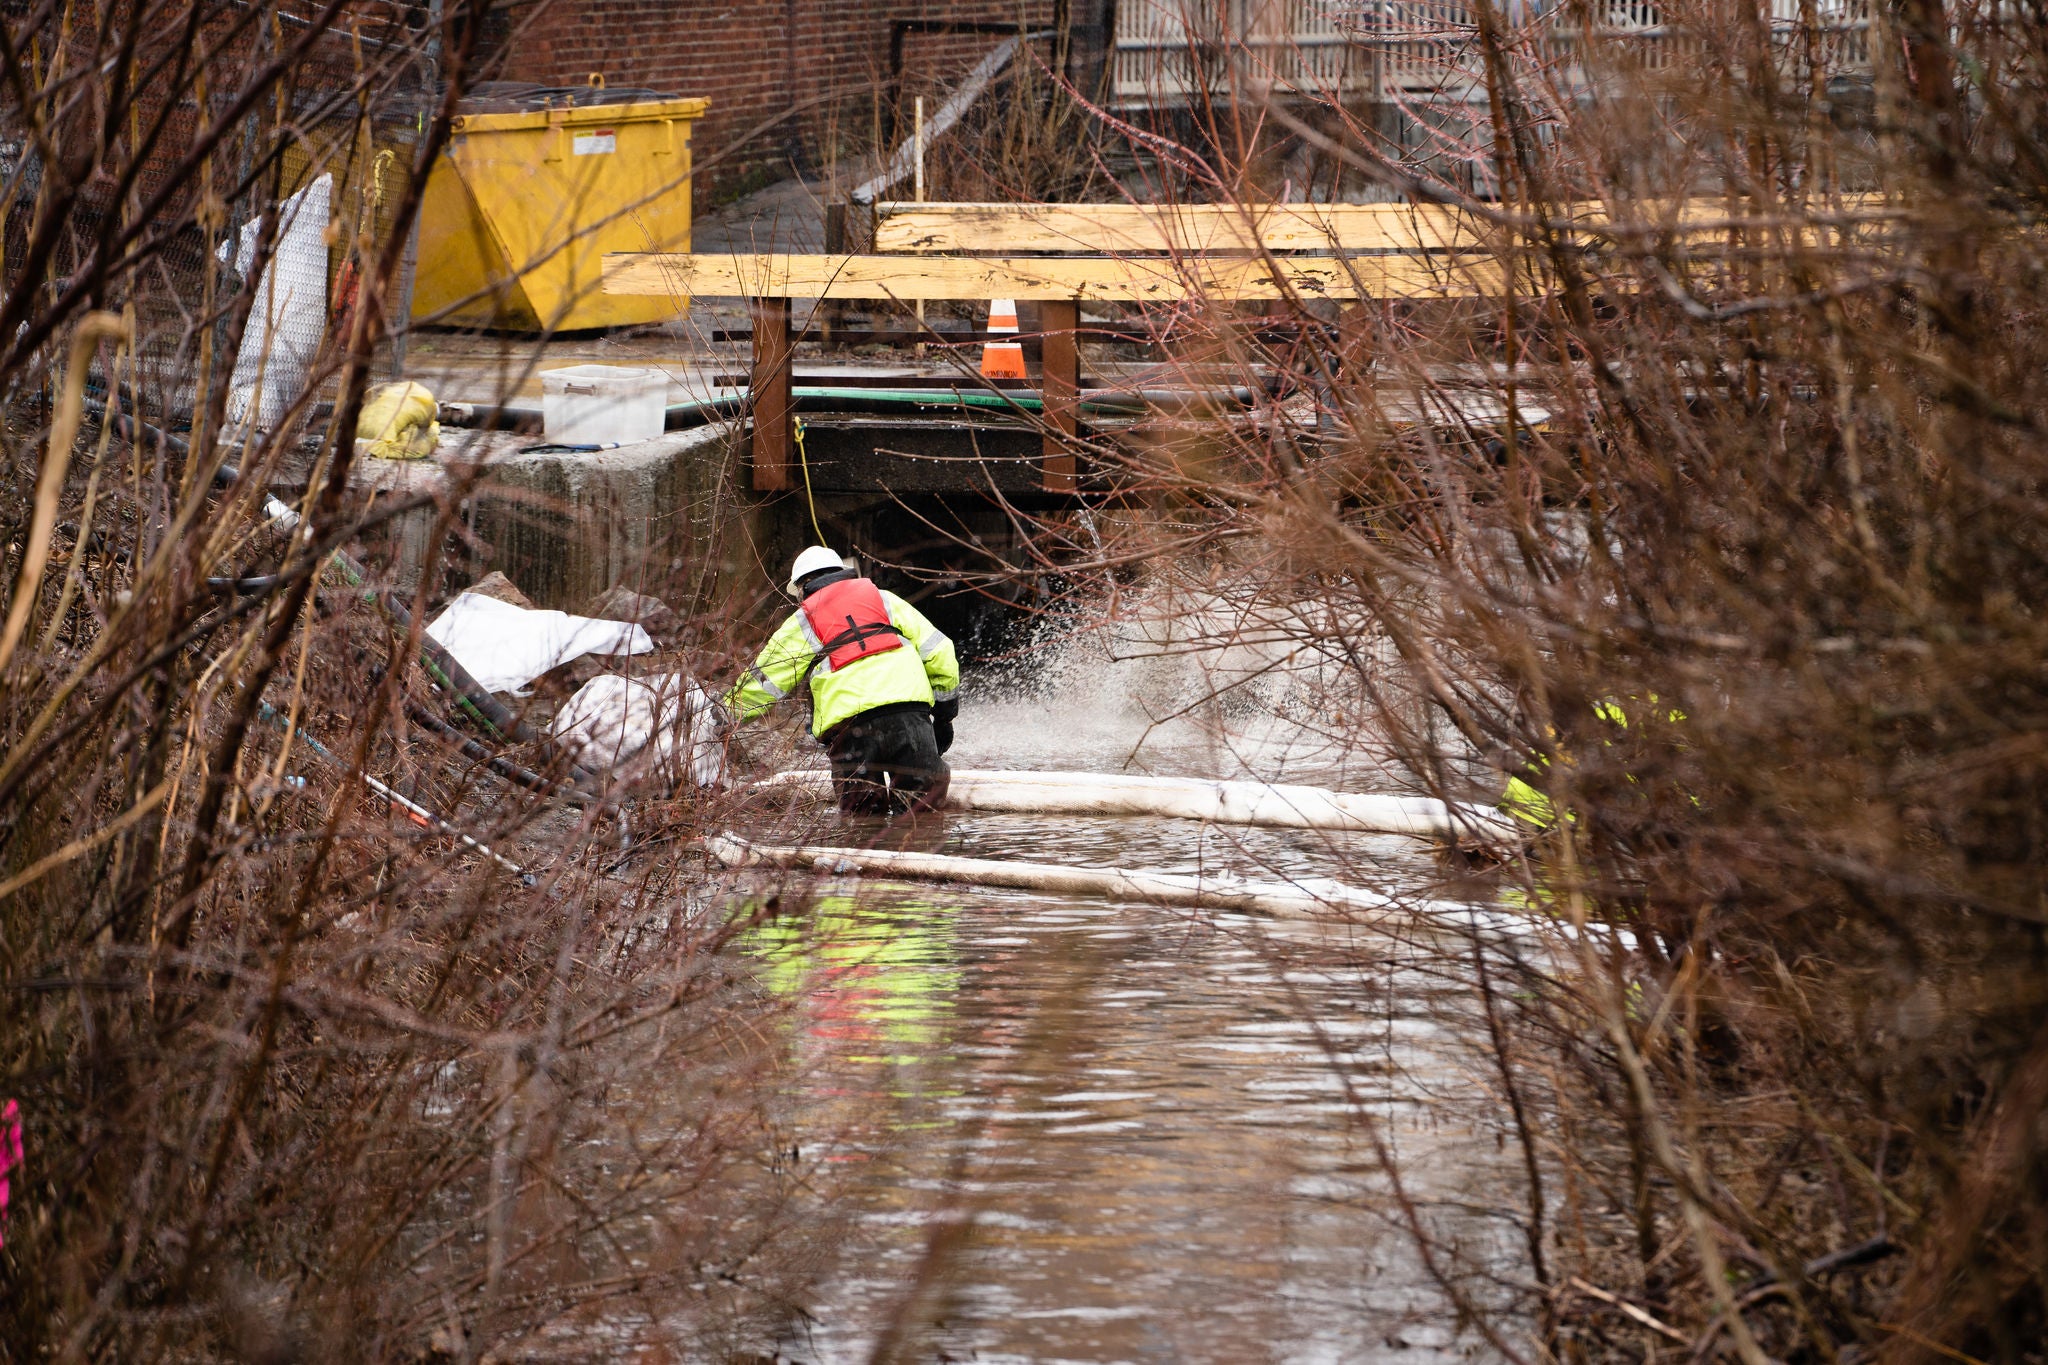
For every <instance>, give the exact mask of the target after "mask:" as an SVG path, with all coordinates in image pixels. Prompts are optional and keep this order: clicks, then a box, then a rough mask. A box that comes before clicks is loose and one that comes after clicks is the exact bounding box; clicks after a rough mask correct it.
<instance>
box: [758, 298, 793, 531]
mask: <svg viewBox="0 0 2048 1365" xmlns="http://www.w3.org/2000/svg"><path fill="white" fill-rule="evenodd" d="M747 310H748V312H750V313H751V314H753V320H754V364H753V369H752V371H751V372H750V373H749V375H748V377H747V388H748V397H749V400H750V401H749V403H748V407H749V409H750V410H751V411H752V412H753V414H754V449H753V461H752V463H753V466H754V491H755V492H757V493H781V492H784V491H786V490H788V489H790V488H794V487H795V486H796V480H795V478H794V477H793V474H794V464H795V462H794V460H792V458H791V456H792V455H793V454H794V453H795V448H796V429H795V420H796V399H795V396H794V395H793V394H792V393H791V392H790V369H791V367H790V357H791V355H792V354H793V353H794V351H795V348H794V347H793V346H792V345H791V344H790V336H789V300H788V299H777V298H754V299H748V300H747Z"/></svg>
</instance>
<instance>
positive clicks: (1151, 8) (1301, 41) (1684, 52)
mask: <svg viewBox="0 0 2048 1365" xmlns="http://www.w3.org/2000/svg"><path fill="white" fill-rule="evenodd" d="M1765 2H1766V3H1768V5H1769V15H1768V24H1769V29H1770V32H1771V35H1772V38H1773V40H1774V43H1775V44H1776V46H1777V48H1778V51H1779V53H1780V54H1781V60H1784V61H1785V62H1787V63H1798V62H1803V61H1805V60H1806V59H1807V58H1808V56H1809V53H1811V55H1812V56H1813V57H1814V59H1815V60H1816V61H1817V63H1818V64H1819V65H1820V66H1821V67H1822V68H1823V69H1824V70H1825V71H1827V72H1828V73H1829V74H1837V73H1842V72H1852V71H1860V70H1865V69H1867V68H1868V65H1869V60H1870V6H1871V0H1808V2H1809V3H1810V10H1809V11H1808V15H1810V18H1811V21H1812V24H1813V27H1812V28H1811V29H1809V28H1808V27H1807V23H1808V16H1805V15H1802V13H1801V10H1802V7H1803V6H1802V0H1765ZM1500 12H1501V18H1502V22H1503V24H1504V25H1505V27H1506V30H1507V36H1508V37H1509V40H1510V42H1511V44H1512V45H1513V50H1514V52H1515V53H1516V57H1517V60H1519V61H1521V62H1524V63H1541V64H1543V65H1545V66H1547V67H1551V68H1553V74H1554V75H1561V77H1562V79H1563V80H1564V81H1566V82H1567V83H1571V82H1575V81H1576V80H1578V79H1581V78H1583V76H1584V75H1585V73H1584V71H1582V70H1576V69H1562V68H1579V67H1583V66H1585V65H1587V63H1584V62H1582V61H1580V60H1578V58H1579V57H1580V56H1581V55H1582V54H1583V52H1584V51H1585V45H1586V44H1588V43H1600V44H1603V45H1606V51H1605V52H1604V53H1603V54H1602V55H1603V57H1605V58H1609V59H1613V60H1612V62H1608V61H1603V62H1602V63H1600V65H1603V66H1604V65H1610V64H1616V63H1620V64H1626V65H1629V66H1632V67H1633V68H1635V69H1638V70H1641V71H1645V72H1658V71H1673V70H1677V71H1682V70H1684V69H1685V68H1686V66H1687V64H1688V62H1689V61H1690V54H1691V53H1692V52H1695V51H1697V50H1698V45H1699V44H1700V42H1701V38H1700V36H1699V35H1698V34H1697V33H1694V32H1689V31H1688V30H1687V28H1686V26H1685V25H1684V24H1682V23H1672V22H1669V21H1668V20H1667V15H1666V12H1665V9H1664V7H1663V5H1662V4H1660V3H1659V0H1599V3H1598V5H1597V7H1596V14H1597V19H1596V22H1595V26H1594V28H1593V29H1592V31H1591V32H1587V31H1585V30H1582V29H1578V28H1575V27H1570V26H1568V23H1567V16H1566V12H1565V10H1564V8H1563V7H1562V6H1560V5H1559V4H1557V3H1556V0H1501V10H1500ZM1478 23H1479V15H1478V13H1477V11H1476V9H1475V7H1474V3H1472V2H1471V0H1119V3H1118V5H1117V23H1116V45H1115V53H1114V59H1113V62H1114V64H1113V68H1112V82H1113V91H1114V98H1115V100H1116V102H1117V103H1118V104H1121V105H1124V106H1127V107H1129V106H1137V105H1171V104H1180V103H1185V102H1187V101H1188V100H1189V99H1190V98H1192V97H1194V96H1196V95H1199V94H1206V95H1209V96H1211V97H1231V96H1234V95H1243V94H1249V93H1253V92H1262V91H1267V90H1281V91H1299V92H1302V93H1305V94H1313V95H1317V96H1322V97H1326V98H1327V97H1333V96H1334V97H1338V98H1344V99H1354V100H1355V99H1360V98H1365V99H1391V100H1397V101H1407V100H1415V99H1425V100H1427V99H1441V100H1452V101H1460V102H1462V101H1463V100H1466V99H1469V98H1471V96H1472V93H1473V91H1474V90H1475V89H1476V88H1477V87H1478V86H1479V84H1480V79H1481V71H1480V65H1479V59H1478V55H1477V49H1478V31H1479V30H1478ZM1560 69H1561V70H1560Z"/></svg>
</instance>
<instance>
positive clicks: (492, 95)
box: [456, 81, 684, 114]
mask: <svg viewBox="0 0 2048 1365" xmlns="http://www.w3.org/2000/svg"><path fill="white" fill-rule="evenodd" d="M682 98H684V97H683V96H681V95H665V94H663V93H661V92H660V91H658V90H646V89H641V88H640V87H637V86H611V87H604V86H589V85H542V84H540V83H539V82H537V81H479V82H477V83H476V84H475V85H473V86H471V87H470V90H469V94H468V95H467V96H465V97H464V98H463V100H462V103H461V104H459V105H457V106H456V112H457V113H459V114H528V113H533V112H535V111H537V110H542V109H565V108H567V109H582V108H588V107H590V106H592V105H600V104H662V103H666V102H668V101H670V100H679V99H682Z"/></svg>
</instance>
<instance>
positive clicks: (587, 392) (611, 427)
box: [540, 365, 668, 446]
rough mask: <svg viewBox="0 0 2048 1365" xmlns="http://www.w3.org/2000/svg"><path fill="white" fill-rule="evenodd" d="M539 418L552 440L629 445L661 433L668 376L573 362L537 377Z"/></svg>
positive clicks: (622, 366) (653, 372)
mask: <svg viewBox="0 0 2048 1365" xmlns="http://www.w3.org/2000/svg"><path fill="white" fill-rule="evenodd" d="M540 394H541V400H540V401H541V417H542V425H543V426H544V428H545V430H546V432H547V438H548V440H549V441H550V442H552V443H553V444H555V445H571V446H576V445H627V444H630V443H631V442H634V441H651V440H653V439H654V438H655V437H657V436H659V435H661V419H662V409H663V408H664V407H666V406H667V400H668V376H667V375H665V374H663V373H662V372H661V371H660V370H648V369H639V368H636V367H632V366H625V365H571V366H569V367H568V368H566V369H560V370H546V371H543V372H542V374H541V377H540Z"/></svg>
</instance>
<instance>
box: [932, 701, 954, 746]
mask: <svg viewBox="0 0 2048 1365" xmlns="http://www.w3.org/2000/svg"><path fill="white" fill-rule="evenodd" d="M959 714H960V699H959V698H958V697H948V698H946V700H944V701H941V702H933V703H932V736H933V737H934V738H935V739H937V740H938V741H939V752H940V753H944V752H946V750H948V749H950V748H952V747H953V717H955V716H957V715H959Z"/></svg>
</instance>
